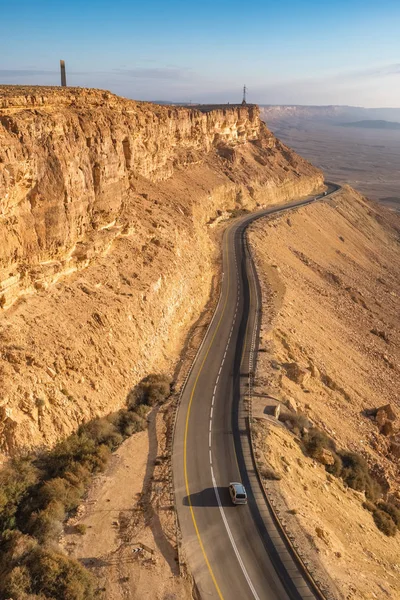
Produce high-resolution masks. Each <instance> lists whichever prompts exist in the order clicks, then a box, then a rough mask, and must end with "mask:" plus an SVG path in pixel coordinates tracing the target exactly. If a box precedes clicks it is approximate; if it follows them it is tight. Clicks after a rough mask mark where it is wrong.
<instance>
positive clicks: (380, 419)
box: [375, 408, 388, 429]
mask: <svg viewBox="0 0 400 600" xmlns="http://www.w3.org/2000/svg"><path fill="white" fill-rule="evenodd" d="M375 420H376V424H377V425H378V427H379V429H382V427H383V426H384V424H385V423H386V421H387V420H388V419H387V415H386V412H385V411H384V409H383V408H379V409H378V411H377V413H376V417H375Z"/></svg>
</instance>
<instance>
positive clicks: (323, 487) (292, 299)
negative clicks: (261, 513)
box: [250, 188, 400, 600]
mask: <svg viewBox="0 0 400 600" xmlns="http://www.w3.org/2000/svg"><path fill="white" fill-rule="evenodd" d="M250 241H251V245H252V247H253V251H254V256H255V260H256V263H257V271H258V273H259V275H260V277H261V282H262V288H263V307H264V310H263V317H262V318H263V323H262V332H261V342H260V347H261V349H262V350H263V352H260V353H259V359H258V367H257V382H256V386H255V389H254V411H255V414H256V415H257V417H261V418H260V420H259V421H258V425H257V427H258V435H259V440H260V446H262V445H263V444H264V449H265V457H266V460H267V461H268V463H269V466H270V467H272V468H273V469H274V470H275V472H276V473H277V474H278V476H279V477H280V478H281V479H280V481H269V482H268V487H269V490H270V494H271V496H272V497H273V498H275V500H276V503H277V505H278V506H279V508H280V510H281V515H282V517H283V518H284V519H285V521H287V525H288V528H289V529H290V530H291V531H292V533H293V535H294V536H295V538H296V541H297V543H298V544H299V546H300V548H301V550H302V552H303V555H305V556H306V558H307V561H308V562H310V563H311V565H314V567H315V568H316V569H317V570H318V566H319V565H320V564H321V563H322V565H323V567H324V569H326V571H327V572H328V574H329V575H330V577H331V578H332V579H333V580H334V581H335V583H336V584H337V586H338V588H339V590H340V592H339V593H338V594H337V595H336V596H335V597H338V598H339V597H340V598H346V599H352V600H356V599H357V600H367V599H368V600H369V599H371V598H392V599H398V598H400V595H399V589H400V587H399V586H400V575H399V565H398V558H399V553H400V534H399V532H397V535H396V536H395V537H394V538H388V537H386V536H385V535H384V534H383V533H382V532H380V531H379V530H378V529H377V527H376V525H375V523H374V521H373V517H372V515H371V513H370V512H368V511H367V510H365V509H364V508H363V507H362V502H363V501H365V495H364V493H363V492H356V491H355V490H353V489H350V488H348V487H347V486H346V485H344V484H343V481H342V480H341V479H340V478H338V477H332V476H331V475H329V474H328V473H327V472H326V471H325V468H324V466H323V465H321V464H320V463H318V462H317V461H316V460H314V459H311V458H308V457H306V456H305V453H304V452H302V451H301V448H300V446H299V444H298V441H299V438H298V436H296V435H294V434H293V432H292V431H291V430H289V429H290V428H289V427H288V428H287V429H285V427H283V425H282V423H277V421H276V419H273V418H268V417H267V418H265V413H264V407H265V405H266V403H268V402H270V401H269V400H268V399H267V394H271V395H272V396H274V397H275V398H278V399H280V400H282V401H283V402H284V403H286V404H287V405H288V406H290V407H292V409H295V410H296V411H297V412H298V413H303V414H304V415H306V416H307V418H309V419H311V421H312V423H314V424H315V425H316V426H317V427H319V428H320V429H322V430H323V431H324V432H326V433H327V434H328V435H329V436H330V437H331V438H332V439H333V440H334V441H335V443H336V445H337V447H338V448H342V449H344V450H347V451H352V452H357V453H359V454H361V455H362V456H363V457H364V458H365V459H366V461H367V463H368V466H369V468H370V470H371V473H372V474H373V476H374V477H375V478H376V480H377V481H378V482H379V484H380V485H381V486H382V490H383V494H384V497H385V500H386V501H390V502H393V503H394V504H395V505H397V506H400V468H399V457H400V399H399V387H398V381H399V369H400V328H399V296H400V263H399V241H400V217H399V216H398V215H395V214H392V213H390V212H389V211H386V210H385V209H383V208H381V207H379V206H378V205H374V204H372V203H370V202H368V201H366V200H365V199H364V198H363V197H362V196H360V195H359V194H357V193H356V192H355V191H354V190H351V189H349V188H347V189H343V190H342V191H341V192H340V193H339V194H338V195H336V196H335V198H334V199H332V200H329V201H327V202H323V203H317V204H312V205H310V206H308V207H305V208H302V209H299V210H297V211H296V212H294V213H293V212H292V213H290V215H287V216H281V217H278V218H276V219H273V220H269V221H268V222H266V221H264V220H263V221H259V222H257V223H255V224H254V225H253V226H252V228H251V232H250ZM271 315H274V319H273V320H272V321H271ZM388 405H389V406H390V408H389V406H388ZM384 406H386V408H384V409H381V410H378V411H377V410H376V409H377V408H380V407H384ZM282 410H283V409H282ZM292 429H293V427H292ZM326 464H328V463H326ZM317 572H318V571H317ZM321 573H322V574H321ZM354 573H357V578H354ZM318 576H319V578H320V579H321V580H322V581H324V573H323V571H319V574H318Z"/></svg>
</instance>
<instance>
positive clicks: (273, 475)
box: [259, 465, 282, 481]
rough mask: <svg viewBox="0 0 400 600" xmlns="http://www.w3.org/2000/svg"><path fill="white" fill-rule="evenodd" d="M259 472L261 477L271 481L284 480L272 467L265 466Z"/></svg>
mask: <svg viewBox="0 0 400 600" xmlns="http://www.w3.org/2000/svg"><path fill="white" fill-rule="evenodd" d="M259 470H260V474H261V476H262V477H265V479H269V480H270V481H280V480H281V479H282V477H281V476H280V475H279V473H277V472H276V471H275V469H273V468H272V467H270V466H267V465H263V466H262V467H260V469H259Z"/></svg>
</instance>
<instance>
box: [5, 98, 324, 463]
mask: <svg viewBox="0 0 400 600" xmlns="http://www.w3.org/2000/svg"><path fill="white" fill-rule="evenodd" d="M0 107H1V108H0V239H1V240H2V243H1V246H0V304H1V307H2V313H1V316H0V385H1V390H2V392H1V397H0V452H3V453H4V454H8V453H12V452H14V451H16V450H17V449H19V448H22V447H32V446H40V445H50V444H52V443H54V442H55V441H56V440H57V439H59V438H60V437H61V436H63V435H65V434H67V433H69V432H71V431H72V430H74V429H75V428H76V427H77V426H78V425H79V423H80V422H81V421H82V420H86V419H89V418H92V417H93V416H95V415H98V414H104V413H107V412H109V411H112V410H115V409H116V408H117V407H119V406H121V405H122V404H123V403H124V402H125V399H126V397H127V395H128V393H129V391H130V389H131V388H132V387H133V386H134V385H135V384H136V383H137V382H138V381H139V380H140V379H141V378H142V377H143V376H145V375H146V374H147V373H148V372H150V371H163V370H166V371H169V372H171V370H172V369H173V367H174V366H175V365H176V361H177V359H178V356H179V352H180V349H181V347H182V345H183V342H184V339H185V336H186V335H187V332H188V329H189V327H190V326H191V325H192V324H193V322H194V320H195V319H196V318H197V317H198V315H199V313H200V312H201V310H202V309H203V308H204V306H205V303H206V301H207V299H208V296H209V293H210V289H211V284H212V280H213V277H214V275H215V272H216V270H215V269H216V258H217V256H218V252H217V248H218V245H217V244H216V243H215V242H216V239H217V238H218V234H216V228H215V227H214V225H215V224H216V223H217V222H218V221H219V220H221V218H223V217H224V216H226V215H229V211H231V210H233V209H235V208H243V207H246V208H250V209H251V208H254V207H256V206H259V205H264V204H268V203H271V202H274V201H285V200H288V199H290V198H293V197H294V196H300V195H307V194H309V193H310V192H311V191H313V190H315V189H316V188H320V187H321V186H322V181H323V179H322V174H321V172H320V171H318V170H317V169H315V168H314V167H312V166H311V165H310V164H309V163H307V162H306V161H305V160H303V159H301V158H300V157H299V156H297V155H296V154H295V153H293V152H292V151H291V150H289V149H288V148H287V147H286V146H284V145H283V144H281V143H280V142H279V141H278V140H277V139H276V138H275V137H274V136H273V135H272V134H271V133H270V132H269V131H268V129H267V128H266V127H265V125H264V124H263V123H262V122H261V121H260V120H259V116H258V108H257V107H255V106H248V107H229V108H228V107H223V108H221V109H215V110H211V111H209V112H205V113H202V112H200V111H199V110H192V109H187V108H178V107H161V106H156V105H151V104H146V103H137V102H133V101H129V100H125V99H122V98H118V97H116V96H114V95H112V94H110V93H109V92H102V91H99V90H85V89H70V88H68V89H65V90H61V89H60V88H29V89H24V88H13V87H11V88H0Z"/></svg>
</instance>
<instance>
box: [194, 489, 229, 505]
mask: <svg viewBox="0 0 400 600" xmlns="http://www.w3.org/2000/svg"><path fill="white" fill-rule="evenodd" d="M217 492H218V495H219V499H220V502H221V505H222V506H234V505H233V504H232V500H231V497H230V494H229V490H228V488H227V487H217ZM182 503H183V505H184V506H203V507H207V508H210V507H215V508H218V506H219V504H218V500H217V496H216V493H215V489H214V488H213V487H208V488H204V490H201V492H196V493H193V494H190V496H184V498H183V501H182Z"/></svg>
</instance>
